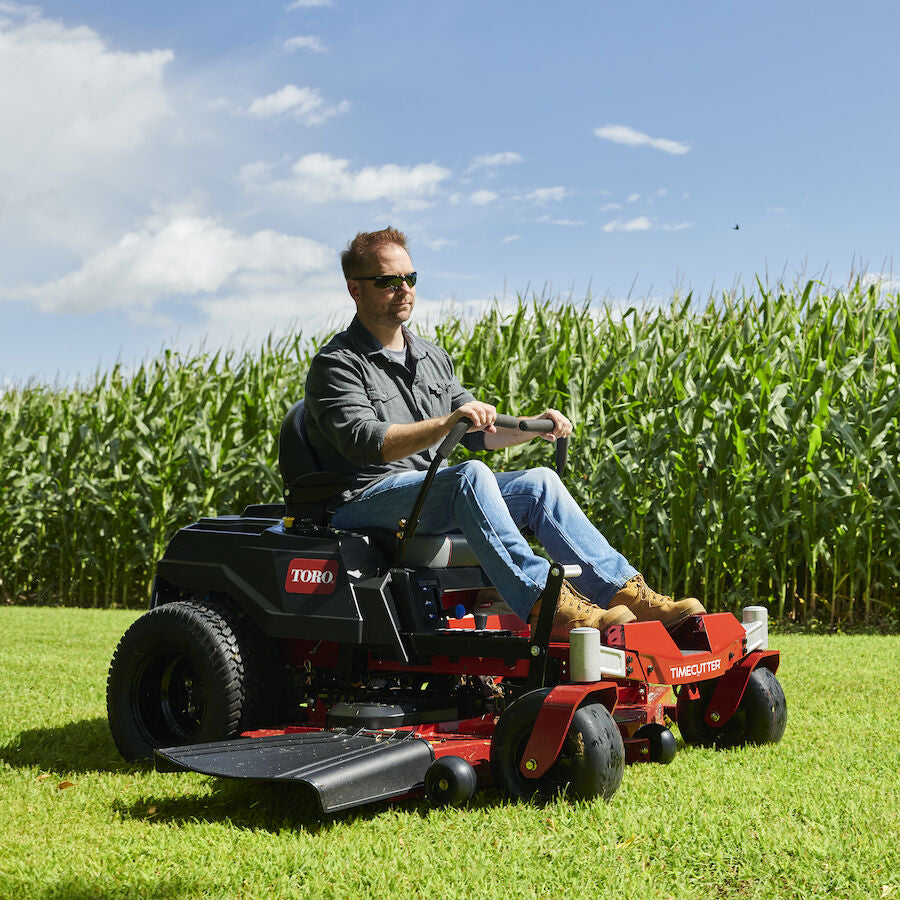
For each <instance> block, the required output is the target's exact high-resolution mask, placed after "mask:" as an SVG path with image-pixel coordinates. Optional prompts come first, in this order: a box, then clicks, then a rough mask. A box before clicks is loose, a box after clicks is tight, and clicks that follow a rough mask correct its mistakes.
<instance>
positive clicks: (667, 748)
mask: <svg viewBox="0 0 900 900" xmlns="http://www.w3.org/2000/svg"><path fill="white" fill-rule="evenodd" d="M634 736H635V737H636V738H645V739H646V740H648V741H649V742H650V762H657V763H662V764H663V765H666V764H668V763H670V762H672V760H673V759H675V754H676V753H677V752H678V744H677V743H676V741H675V735H674V734H672V732H671V731H669V729H668V728H666V727H665V725H660V724H658V723H657V722H648V723H647V724H646V725H642V726H641V727H640V728H638V730H637V731H636V732H635V733H634Z"/></svg>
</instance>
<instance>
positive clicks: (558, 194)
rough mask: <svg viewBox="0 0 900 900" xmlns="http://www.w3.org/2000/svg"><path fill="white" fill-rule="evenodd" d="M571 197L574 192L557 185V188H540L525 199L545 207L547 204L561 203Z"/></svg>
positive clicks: (528, 194)
mask: <svg viewBox="0 0 900 900" xmlns="http://www.w3.org/2000/svg"><path fill="white" fill-rule="evenodd" d="M571 196H572V192H571V191H570V190H567V189H566V188H564V187H562V186H560V185H557V186H556V187H545V188H538V189H537V190H534V191H530V192H529V193H527V194H526V195H525V199H526V200H531V201H533V202H534V203H538V204H540V205H541V206H543V205H544V204H546V203H559V202H560V201H561V200H565V199H566V197H571Z"/></svg>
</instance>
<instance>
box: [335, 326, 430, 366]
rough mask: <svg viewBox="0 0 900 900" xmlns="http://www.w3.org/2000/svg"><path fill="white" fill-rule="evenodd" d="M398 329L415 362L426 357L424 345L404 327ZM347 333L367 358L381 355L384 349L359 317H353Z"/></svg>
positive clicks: (426, 349) (426, 351) (426, 352)
mask: <svg viewBox="0 0 900 900" xmlns="http://www.w3.org/2000/svg"><path fill="white" fill-rule="evenodd" d="M400 328H401V330H402V331H403V339H404V340H405V341H406V346H407V347H409V355H410V356H412V358H413V359H416V360H418V359H422V358H423V357H425V356H428V348H427V347H426V346H425V344H424V343H423V342H422V341H421V340H420V339H419V338H417V337H416V336H415V335H414V334H413V333H412V332H411V331H410V330H409V329H408V328H407V327H406V326H405V325H401V326H400ZM347 331H348V332H349V333H350V335H351V336H352V337H353V340H354V341H355V343H356V345H357V347H358V348H359V350H360V351H361V352H362V353H365V354H366V355H367V356H373V355H374V354H376V353H381V351H382V350H383V349H384V347H383V346H382V345H381V342H380V341H379V340H378V339H377V338H376V337H375V335H374V334H372V332H371V331H369V329H368V328H366V326H365V325H363V323H362V322H361V321H360V320H359V316H354V317H353V321H352V322H351V323H350V327H349V328H348V329H347Z"/></svg>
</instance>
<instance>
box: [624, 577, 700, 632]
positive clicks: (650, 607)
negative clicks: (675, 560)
mask: <svg viewBox="0 0 900 900" xmlns="http://www.w3.org/2000/svg"><path fill="white" fill-rule="evenodd" d="M622 607H624V608H626V609H629V610H631V612H632V613H634V615H635V618H637V620H638V622H662V623H663V625H665V626H666V628H671V627H672V626H673V625H677V624H678V623H679V622H682V621H684V620H685V619H686V618H687V617H688V616H702V615H703V614H704V613H705V612H706V610H705V609H704V608H703V604H702V603H701V602H700V601H699V600H698V599H697V598H696V597H686V598H685V599H684V600H673V599H672V598H671V597H666V596H664V595H663V594H657V593H656V591H653V590H651V589H650V588H649V587H647V582H646V581H644V576H643V575H635V576H634V578H629V579H628V581H626V582H625V585H624V586H623V587H622V589H621V590H620V591H619V592H618V593H617V594H616V595H615V596H614V597H613V598H612V600H610V601H609V608H610V609H620V608H622Z"/></svg>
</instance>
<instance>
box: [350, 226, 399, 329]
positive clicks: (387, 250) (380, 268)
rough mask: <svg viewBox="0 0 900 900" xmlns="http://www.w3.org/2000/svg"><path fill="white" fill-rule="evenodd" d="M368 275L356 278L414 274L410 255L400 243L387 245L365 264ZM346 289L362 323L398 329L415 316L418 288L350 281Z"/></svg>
mask: <svg viewBox="0 0 900 900" xmlns="http://www.w3.org/2000/svg"><path fill="white" fill-rule="evenodd" d="M363 267H364V268H365V269H366V271H365V272H354V273H353V274H354V275H359V276H360V277H362V276H366V275H368V276H372V275H408V274H409V273H410V272H412V271H413V264H412V261H411V260H410V258H409V254H408V253H407V252H406V251H405V250H404V249H403V248H402V247H400V246H399V245H398V244H385V245H384V246H383V247H379V248H378V250H377V251H376V252H375V254H374V255H373V256H370V257H369V258H368V260H367V261H366V262H365V263H364V264H363ZM347 289H348V290H349V291H350V296H351V297H353V299H354V300H355V301H356V310H357V312H358V314H359V317H360V319H361V320H362V322H363V324H364V325H365V324H371V325H376V326H378V327H380V328H391V329H394V328H399V326H400V325H402V324H403V323H404V322H407V321H408V320H409V317H410V316H411V315H412V311H413V307H414V306H415V305H416V289H415V288H414V287H410V286H409V285H408V284H407V283H406V282H405V281H404V282H403V284H401V285H400V287H399V288H397V290H396V291H395V290H393V289H392V288H377V287H375V285H374V284H373V283H372V282H371V281H368V280H367V281H362V280H357V279H355V278H348V279H347Z"/></svg>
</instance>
